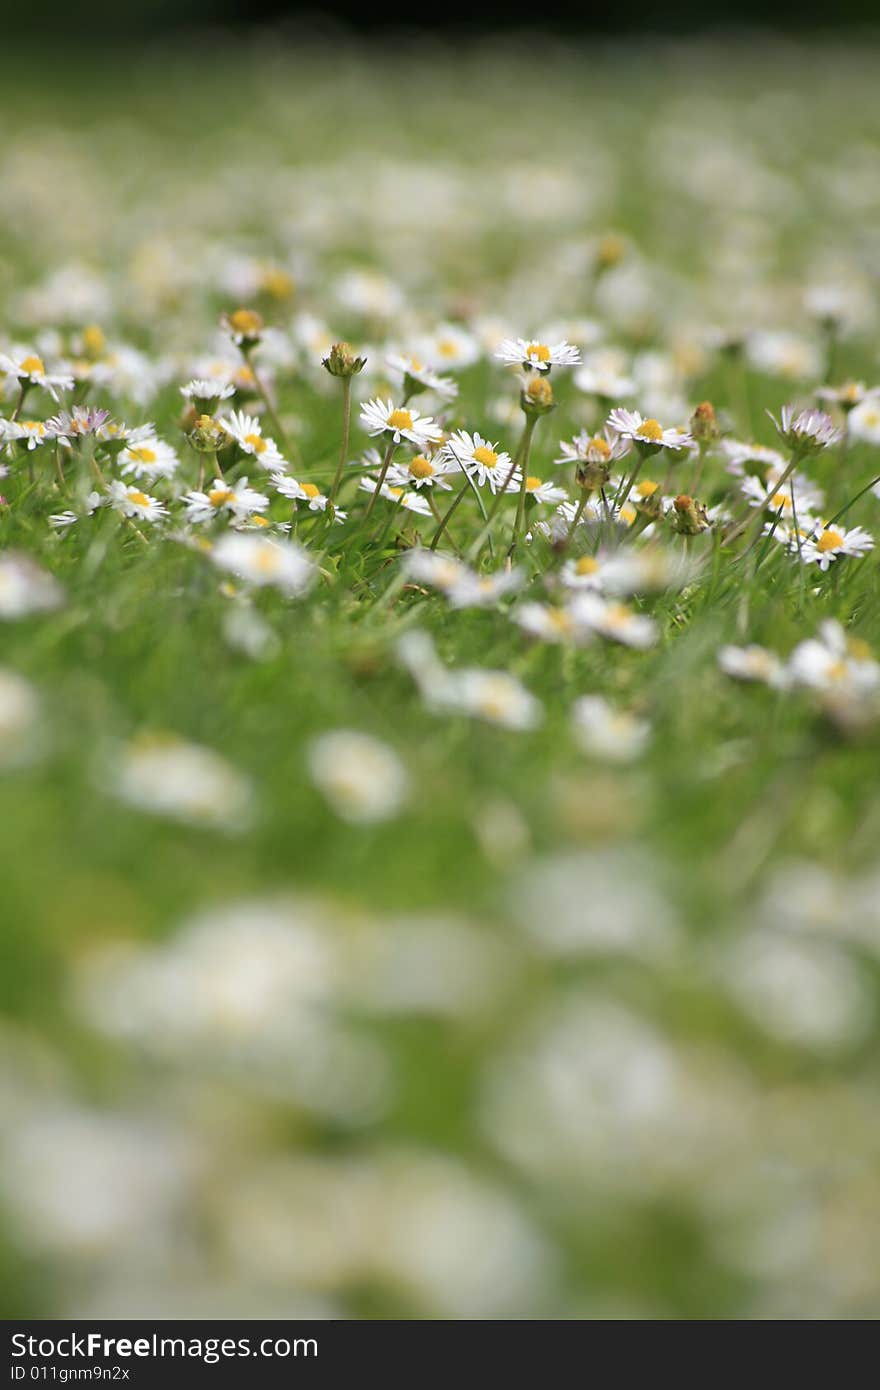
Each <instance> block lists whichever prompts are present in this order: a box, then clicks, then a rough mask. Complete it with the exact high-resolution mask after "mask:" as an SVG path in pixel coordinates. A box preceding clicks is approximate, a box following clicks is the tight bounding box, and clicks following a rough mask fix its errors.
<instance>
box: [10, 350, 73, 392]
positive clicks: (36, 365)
mask: <svg viewBox="0 0 880 1390" xmlns="http://www.w3.org/2000/svg"><path fill="white" fill-rule="evenodd" d="M0 376H6V377H10V378H12V379H13V380H15V381H17V382H18V383H19V387H20V389H22V390H26V389H27V388H28V387H29V386H39V387H41V388H42V389H43V390H44V391H48V393H49V395H50V396H51V397H52V399H53V401H57V400H58V392H59V391H70V390H72V388H73V377H72V376H71V375H70V374H69V373H67V372H49V371H47V370H46V364H45V363H44V361H43V359H42V357H39V356H38V355H37V353H35V352H30V351H29V350H28V349H27V348H21V347H17V348H16V347H14V348H12V349H11V351H10V352H0Z"/></svg>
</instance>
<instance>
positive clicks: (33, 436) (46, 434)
mask: <svg viewBox="0 0 880 1390" xmlns="http://www.w3.org/2000/svg"><path fill="white" fill-rule="evenodd" d="M54 438H55V436H54V434H53V433H52V432H51V431H50V430H49V429H48V427H47V426H46V423H45V421H43V420H0V441H2V442H3V443H7V444H13V443H16V442H20V443H22V444H24V443H26V444H27V449H28V451H29V452H30V450H32V449H38V448H39V447H40V445H41V444H45V443H46V441H47V440H52V439H54Z"/></svg>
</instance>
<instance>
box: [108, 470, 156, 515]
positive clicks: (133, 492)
mask: <svg viewBox="0 0 880 1390" xmlns="http://www.w3.org/2000/svg"><path fill="white" fill-rule="evenodd" d="M109 500H110V505H111V507H113V508H115V510H116V511H118V512H121V513H122V515H123V516H129V517H137V518H138V520H139V521H158V520H159V518H160V517H163V516H167V515H168V508H167V507H166V506H165V504H164V503H163V502H160V501H159V499H158V498H157V497H151V496H150V494H149V493H148V492H141V490H140V489H139V488H136V487H130V486H129V485H128V484H127V483H122V482H119V481H118V479H117V480H114V481H113V482H112V483H111V484H110V493H109Z"/></svg>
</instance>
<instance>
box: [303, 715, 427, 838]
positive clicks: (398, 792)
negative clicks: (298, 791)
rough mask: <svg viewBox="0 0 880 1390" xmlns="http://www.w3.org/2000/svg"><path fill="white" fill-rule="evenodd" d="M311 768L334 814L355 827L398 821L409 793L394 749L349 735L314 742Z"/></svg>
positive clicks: (343, 731) (359, 735) (365, 736)
mask: <svg viewBox="0 0 880 1390" xmlns="http://www.w3.org/2000/svg"><path fill="white" fill-rule="evenodd" d="M308 766H309V772H310V774H311V778H312V781H313V782H314V783H315V786H316V787H317V788H318V790H319V791H320V792H321V793H322V795H323V796H324V797H326V799H327V801H328V803H329V804H330V806H331V807H332V809H333V810H334V811H335V812H336V814H337V815H338V816H341V817H342V819H343V820H347V821H351V822H352V823H353V824H355V825H371V824H373V823H374V822H376V821H383V820H388V819H389V818H390V817H391V816H395V815H397V813H398V812H399V811H400V810H401V809H402V807H403V804H404V802H405V800H406V797H407V794H408V791H409V777H408V776H407V772H406V769H405V767H404V766H403V763H402V762H401V761H400V759H399V758H398V756H397V754H396V753H395V752H394V749H393V748H389V747H388V745H387V744H386V743H380V741H379V740H378V739H377V738H372V737H371V736H370V735H369V734H362V733H357V732H355V731H354V730H350V729H335V730H334V731H333V732H332V733H327V734H321V735H320V736H319V737H318V738H315V739H312V741H311V743H310V744H309V747H308Z"/></svg>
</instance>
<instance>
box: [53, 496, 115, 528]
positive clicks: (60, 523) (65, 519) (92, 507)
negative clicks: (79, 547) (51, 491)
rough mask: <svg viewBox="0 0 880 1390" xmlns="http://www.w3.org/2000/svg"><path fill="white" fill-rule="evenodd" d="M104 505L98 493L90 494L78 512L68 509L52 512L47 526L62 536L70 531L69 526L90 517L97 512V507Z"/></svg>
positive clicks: (103, 500)
mask: <svg viewBox="0 0 880 1390" xmlns="http://www.w3.org/2000/svg"><path fill="white" fill-rule="evenodd" d="M104 504H105V499H104V498H103V497H102V496H101V494H100V493H99V492H90V493H88V495H87V496H86V499H85V501H84V502H83V503H82V505H81V507H80V509H79V510H78V511H72V510H70V509H68V510H67V511H63V512H53V514H52V515H51V516H50V517H49V525H50V526H51V527H52V529H53V530H54V531H58V532H59V533H60V534H61V535H63V534H64V533H65V532H66V531H69V530H70V528H71V526H74V525H75V524H76V523H77V522H78V521H81V520H82V519H83V517H86V516H91V515H92V513H93V512H95V511H97V509H98V507H102V506H104Z"/></svg>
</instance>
